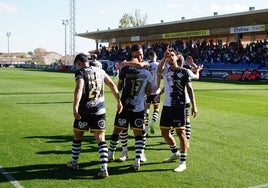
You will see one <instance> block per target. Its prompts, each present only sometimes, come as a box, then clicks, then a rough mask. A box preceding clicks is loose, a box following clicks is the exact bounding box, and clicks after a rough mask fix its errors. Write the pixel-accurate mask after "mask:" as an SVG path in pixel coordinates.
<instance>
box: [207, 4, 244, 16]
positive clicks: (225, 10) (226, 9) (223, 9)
mask: <svg viewBox="0 0 268 188" xmlns="http://www.w3.org/2000/svg"><path fill="white" fill-rule="evenodd" d="M209 10H210V11H211V12H218V13H219V14H229V13H236V12H243V11H247V10H248V7H247V6H246V5H245V4H234V5H225V6H222V5H218V4H211V5H210V6H209Z"/></svg>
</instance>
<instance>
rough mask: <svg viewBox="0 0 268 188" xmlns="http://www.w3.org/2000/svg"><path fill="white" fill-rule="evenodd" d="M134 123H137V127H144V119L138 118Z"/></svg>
mask: <svg viewBox="0 0 268 188" xmlns="http://www.w3.org/2000/svg"><path fill="white" fill-rule="evenodd" d="M134 124H135V126H136V127H142V125H143V120H142V119H136V120H135V122H134Z"/></svg>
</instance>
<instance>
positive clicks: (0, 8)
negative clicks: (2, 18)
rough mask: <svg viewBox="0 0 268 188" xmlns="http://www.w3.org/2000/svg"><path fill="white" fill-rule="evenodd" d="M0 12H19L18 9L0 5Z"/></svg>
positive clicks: (3, 4)
mask: <svg viewBox="0 0 268 188" xmlns="http://www.w3.org/2000/svg"><path fill="white" fill-rule="evenodd" d="M0 12H7V13H17V12H19V8H18V7H16V6H13V5H9V4H5V3H0Z"/></svg>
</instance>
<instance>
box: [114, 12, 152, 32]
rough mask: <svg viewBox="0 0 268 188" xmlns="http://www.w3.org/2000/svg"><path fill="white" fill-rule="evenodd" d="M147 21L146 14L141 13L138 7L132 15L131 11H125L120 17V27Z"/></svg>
mask: <svg viewBox="0 0 268 188" xmlns="http://www.w3.org/2000/svg"><path fill="white" fill-rule="evenodd" d="M146 22H147V14H144V15H142V14H141V11H140V10H139V9H136V10H135V14H134V16H133V15H132V14H131V13H125V14H124V15H123V17H122V18H121V19H120V21H119V24H120V27H122V28H126V27H135V26H141V25H145V24H146Z"/></svg>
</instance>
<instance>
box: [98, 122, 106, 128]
mask: <svg viewBox="0 0 268 188" xmlns="http://www.w3.org/2000/svg"><path fill="white" fill-rule="evenodd" d="M98 126H99V128H101V129H104V128H105V120H100V121H98Z"/></svg>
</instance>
